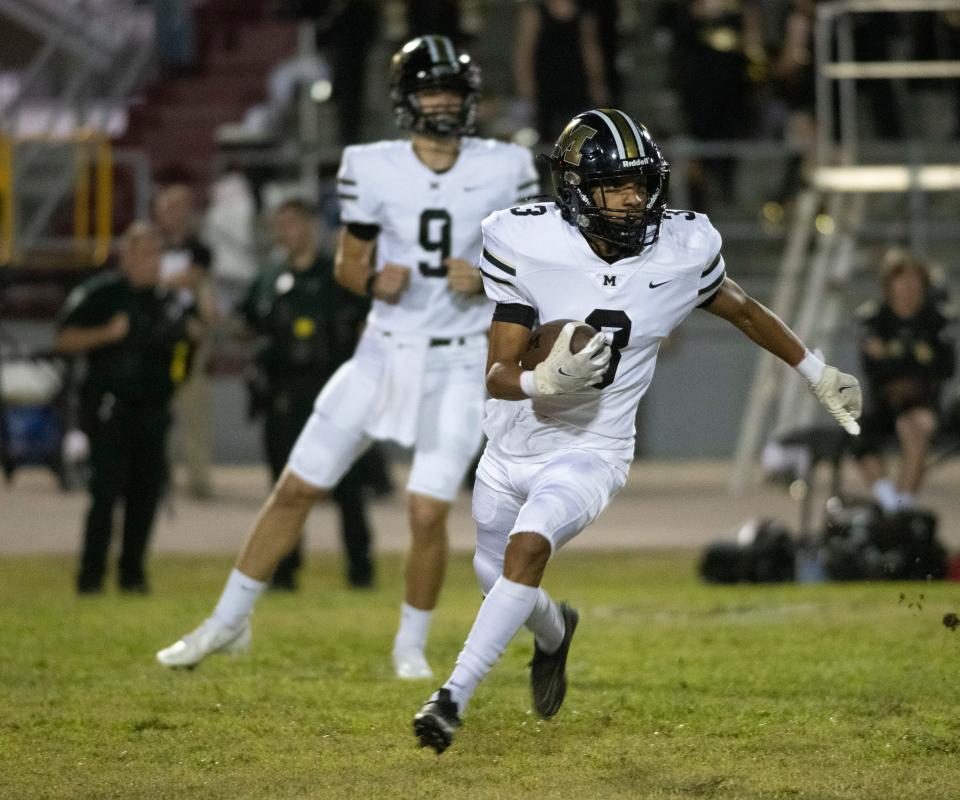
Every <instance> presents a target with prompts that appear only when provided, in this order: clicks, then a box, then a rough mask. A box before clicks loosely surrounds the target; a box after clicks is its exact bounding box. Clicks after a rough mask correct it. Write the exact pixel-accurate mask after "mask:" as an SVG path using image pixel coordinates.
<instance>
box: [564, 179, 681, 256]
mask: <svg viewBox="0 0 960 800" xmlns="http://www.w3.org/2000/svg"><path fill="white" fill-rule="evenodd" d="M560 172H561V174H560V176H559V178H560V179H559V181H557V184H558V185H557V191H558V195H561V196H562V197H563V198H564V199H565V200H567V203H569V207H570V220H569V221H570V222H572V223H574V224H575V225H576V226H577V227H578V228H579V230H580V232H581V233H582V234H583V235H584V236H586V237H588V238H591V239H597V240H599V241H602V242H605V243H607V244H610V245H613V246H614V247H616V248H617V250H618V251H620V252H622V253H625V254H627V255H638V254H639V253H640V252H641V251H642V250H643V249H644V248H646V247H649V246H650V245H652V244H653V243H654V242H656V240H657V238H658V236H659V235H660V226H661V224H662V222H663V213H664V211H666V206H667V202H666V197H667V184H668V179H669V171H668V170H667V169H654V170H649V169H648V170H636V171H624V172H622V173H619V174H614V175H609V174H607V175H602V176H587V177H585V178H582V177H581V176H580V175H579V174H578V173H577V172H575V171H573V170H569V169H566V170H564V169H561V170H560ZM621 181H622V182H632V183H634V184H636V185H637V186H638V190H640V189H642V191H643V192H644V193H645V195H646V203H645V204H644V205H642V206H640V205H637V206H634V207H631V208H623V207H617V206H620V205H622V204H615V205H610V200H609V199H608V193H612V192H611V190H610V188H609V187H611V185H616V184H617V183H619V182H621ZM562 205H566V203H565V204H562Z"/></svg>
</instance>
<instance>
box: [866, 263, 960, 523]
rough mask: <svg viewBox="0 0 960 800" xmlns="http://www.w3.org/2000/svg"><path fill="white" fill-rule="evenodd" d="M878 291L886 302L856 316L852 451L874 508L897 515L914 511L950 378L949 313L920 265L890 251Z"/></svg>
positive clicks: (926, 269) (951, 362)
mask: <svg viewBox="0 0 960 800" xmlns="http://www.w3.org/2000/svg"><path fill="white" fill-rule="evenodd" d="M882 285H883V302H882V303H880V304H879V305H875V304H868V305H867V306H864V308H863V309H861V311H860V317H861V323H862V326H863V334H862V337H861V341H860V356H861V359H862V362H863V371H864V374H865V376H866V378H867V392H866V396H865V400H866V409H865V413H864V415H863V418H862V420H861V426H862V432H861V434H860V436H859V437H856V438H854V439H853V447H854V453H855V455H856V456H857V460H858V464H859V466H860V470H861V472H862V473H863V476H864V479H865V480H866V482H867V485H868V486H870V488H871V491H872V492H873V495H874V497H875V498H876V500H877V502H878V503H880V505H881V506H882V507H883V508H884V509H885V510H887V511H894V510H897V509H901V508H909V507H910V506H912V505H913V504H914V499H915V497H916V495H917V493H918V492H919V490H920V487H921V485H922V482H923V472H924V463H925V461H926V456H927V450H928V448H929V445H930V439H931V437H932V436H933V434H934V433H935V432H936V430H937V426H938V415H939V409H940V394H941V388H942V386H943V384H944V382H945V381H946V380H947V379H948V378H949V377H950V376H951V375H953V371H954V366H955V354H954V348H953V343H952V342H951V341H950V340H949V338H948V337H947V334H946V328H947V325H948V323H949V318H948V313H947V311H946V309H945V307H944V306H943V305H942V304H939V303H938V302H937V300H936V298H935V297H934V296H933V294H932V292H931V288H930V271H929V269H928V267H927V265H926V263H925V262H924V261H923V260H922V259H920V258H919V257H917V256H915V255H913V254H912V253H909V252H907V251H906V250H902V249H899V248H895V249H893V250H890V251H889V252H888V253H887V254H886V256H885V258H884V262H883V272H882ZM894 435H895V436H896V439H897V440H898V442H899V444H900V451H901V452H900V470H899V474H898V476H897V480H896V483H894V482H893V481H891V480H890V479H889V478H888V477H887V468H886V464H885V462H884V459H883V446H884V444H885V443H886V442H887V441H888V440H889V439H890V438H892V437H893V436H894Z"/></svg>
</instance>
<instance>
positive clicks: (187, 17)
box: [153, 0, 197, 75]
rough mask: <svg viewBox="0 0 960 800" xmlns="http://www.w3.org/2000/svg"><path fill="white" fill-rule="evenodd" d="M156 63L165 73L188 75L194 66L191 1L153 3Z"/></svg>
mask: <svg viewBox="0 0 960 800" xmlns="http://www.w3.org/2000/svg"><path fill="white" fill-rule="evenodd" d="M153 15H154V16H153V25H154V36H155V38H156V43H157V60H158V61H159V62H160V68H161V69H162V70H164V71H165V72H167V73H172V74H180V75H189V74H191V73H192V72H193V71H194V70H195V69H196V66H197V36H196V27H195V24H194V14H193V0H153Z"/></svg>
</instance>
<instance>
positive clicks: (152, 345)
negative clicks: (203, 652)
mask: <svg viewBox="0 0 960 800" xmlns="http://www.w3.org/2000/svg"><path fill="white" fill-rule="evenodd" d="M162 247H163V243H162V239H161V237H160V235H159V233H158V232H157V230H156V228H154V227H153V226H152V225H150V224H149V223H145V222H135V223H133V224H132V225H131V226H130V228H129V229H128V230H127V232H126V234H125V235H124V239H123V243H122V247H121V254H120V269H119V271H109V272H103V273H100V274H98V275H96V276H94V277H92V278H90V279H89V280H87V281H85V282H84V283H83V284H81V285H80V286H78V287H77V288H76V289H75V290H74V291H73V292H72V293H71V294H70V296H69V297H68V298H67V302H66V304H65V306H64V308H63V310H62V312H61V316H60V320H59V323H58V327H59V331H58V334H57V339H56V347H57V349H58V350H59V351H60V352H61V353H66V354H77V355H79V354H84V355H86V357H87V370H86V376H85V379H84V382H83V385H82V389H81V416H82V421H83V428H84V430H85V432H86V433H87V435H88V437H89V439H90V468H91V469H90V483H89V489H90V495H91V503H90V509H89V511H88V513H87V518H86V524H85V526H84V536H83V553H82V556H81V560H80V572H79V574H78V576H77V591H78V592H80V593H81V594H91V593H98V592H100V591H101V590H102V588H103V579H104V575H105V573H106V561H107V553H108V551H109V547H110V539H111V533H112V519H113V509H114V506H115V505H116V504H117V502H118V501H119V502H121V503H122V504H123V506H124V515H123V540H122V541H123V545H122V550H121V554H120V560H119V563H118V575H117V579H118V583H119V586H120V589H121V591H126V592H140V593H145V592H146V591H147V590H148V585H147V576H146V571H145V569H144V560H145V555H146V549H147V542H148V539H149V536H150V532H151V529H152V527H153V520H154V516H155V514H156V509H157V504H158V502H159V500H160V497H161V494H162V492H163V489H164V486H165V483H166V478H167V459H166V436H167V430H168V428H169V425H170V400H171V398H172V396H173V393H174V390H175V388H176V387H177V385H178V384H180V383H181V382H182V381H183V380H184V377H185V376H186V374H187V370H188V367H189V364H188V358H189V353H190V349H191V348H190V338H191V335H192V336H193V337H196V336H198V335H199V330H198V328H199V324H198V322H197V320H196V319H194V318H193V317H192V316H191V313H192V312H191V311H190V309H189V308H186V307H184V305H183V304H182V303H181V302H179V300H178V298H177V296H176V294H175V292H174V291H173V290H171V289H170V288H168V287H165V286H163V285H161V284H160V257H161V253H162ZM188 329H189V330H188Z"/></svg>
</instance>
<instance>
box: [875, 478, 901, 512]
mask: <svg viewBox="0 0 960 800" xmlns="http://www.w3.org/2000/svg"><path fill="white" fill-rule="evenodd" d="M871 490H872V491H873V496H874V497H875V498H876V499H877V502H878V503H879V504H880V507H881V508H882V509H883V510H884V511H896V510H897V505H898V503H899V501H900V495H899V494H898V493H897V487H896V486H894V485H893V481H891V480H890V479H889V478H881V479H880V480H878V481H876V482H875V483H874V484H873V486H872V487H871Z"/></svg>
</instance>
